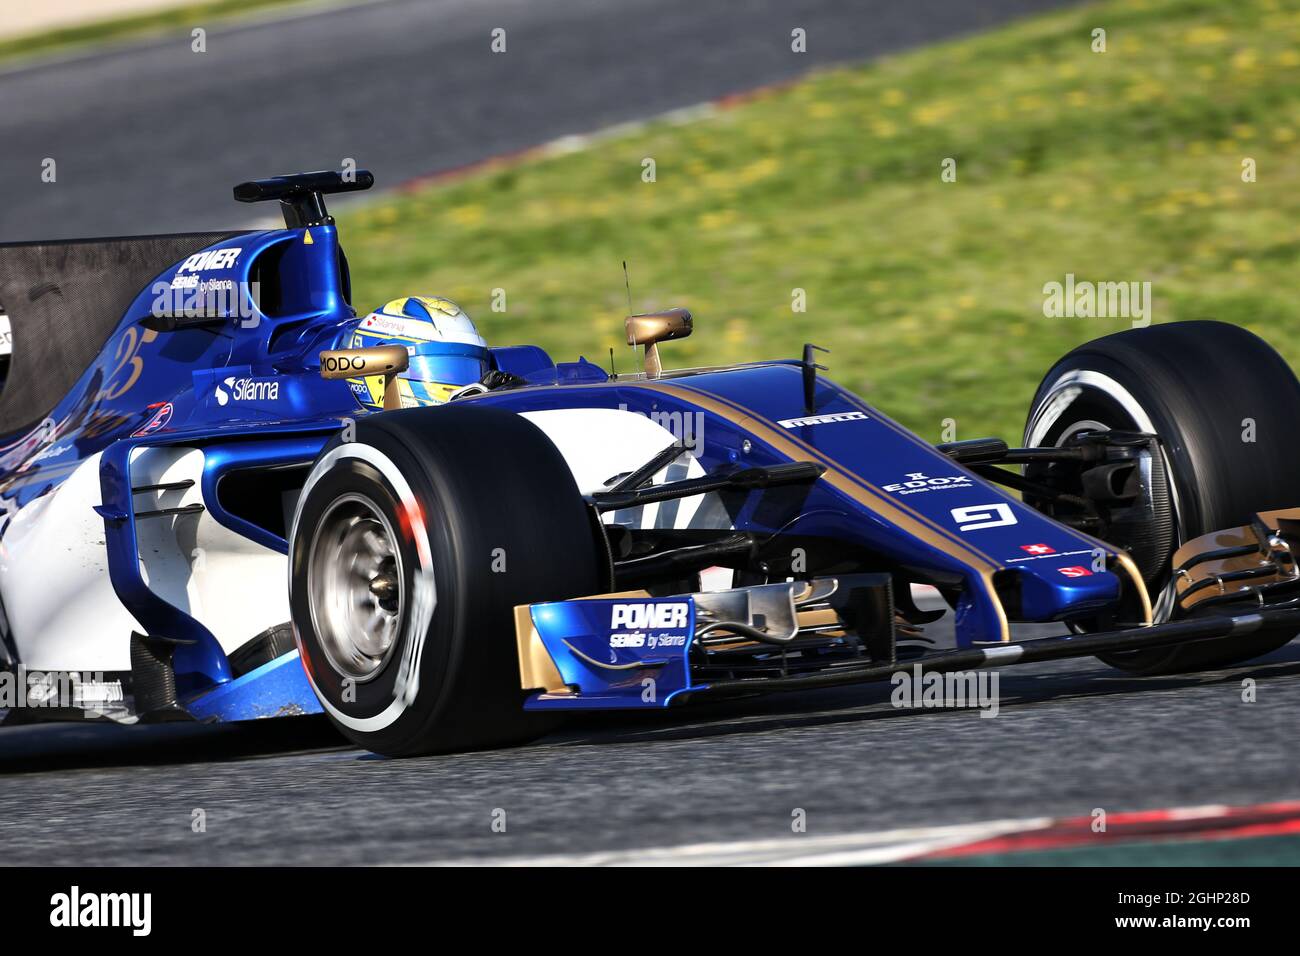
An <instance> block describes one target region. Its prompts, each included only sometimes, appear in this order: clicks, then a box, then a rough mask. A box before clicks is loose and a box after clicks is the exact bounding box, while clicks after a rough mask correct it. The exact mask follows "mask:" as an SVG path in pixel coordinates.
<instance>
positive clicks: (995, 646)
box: [0, 172, 1300, 755]
mask: <svg viewBox="0 0 1300 956" xmlns="http://www.w3.org/2000/svg"><path fill="white" fill-rule="evenodd" d="M372 182H373V177H371V176H370V175H369V174H368V173H364V172H362V173H357V174H355V176H350V177H346V178H345V177H344V176H341V175H339V174H337V173H309V174H303V175H297V176H284V177H277V178H273V179H268V180H259V181H256V182H252V183H245V184H243V185H241V186H239V187H237V188H236V190H235V195H236V198H237V199H241V200H244V201H250V202H251V201H262V200H270V201H278V202H279V203H280V204H281V207H282V210H283V212H284V214H285V219H286V228H284V229H276V230H268V231H260V232H244V233H228V234H220V235H212V234H191V235H173V236H158V237H144V238H136V239H115V240H104V241H86V242H80V241H78V242H50V243H32V244H16V245H5V246H0V303H3V305H4V306H5V307H6V309H7V311H8V314H9V319H10V322H11V323H12V333H13V351H12V355H11V356H10V357H9V358H8V361H7V364H6V365H5V367H4V375H5V380H4V387H3V392H0V434H4V435H7V436H8V437H7V438H5V439H4V440H3V441H4V444H3V447H2V448H0V522H2V524H0V598H2V599H3V609H4V615H3V617H4V621H3V641H2V642H0V663H3V666H4V673H3V674H0V677H4V678H5V679H6V680H5V684H4V688H3V689H4V691H5V697H6V699H5V700H4V701H0V703H2V704H3V706H5V707H7V708H8V709H9V719H11V720H13V719H48V718H69V717H82V716H94V717H102V718H109V719H115V720H119V721H123V722H132V721H137V720H138V721H159V720H198V721H233V720H245V719H252V718H258V717H270V716H278V715H287V714H301V713H317V712H320V711H324V712H325V713H326V714H328V715H329V718H330V719H331V720H332V721H333V722H334V723H335V724H336V725H337V726H338V727H339V728H340V729H341V730H342V732H343V733H344V734H346V735H347V736H348V737H350V738H351V739H352V740H354V741H356V742H357V743H358V744H360V745H362V746H364V747H367V748H369V749H371V750H373V751H377V752H379V753H383V754H390V755H406V754H416V753H427V752H431V751H437V750H446V749H452V748H466V747H481V746H490V745H497V744H504V743H507V742H512V741H520V740H524V739H528V738H530V737H532V736H535V735H537V734H539V733H542V732H544V731H545V729H546V728H547V726H548V725H549V724H550V722H551V721H552V719H553V717H552V716H551V715H554V714H560V713H562V712H564V711H569V710H581V709H618V708H654V707H667V706H674V705H678V704H683V703H686V702H688V701H696V700H702V699H706V698H720V697H728V696H737V695H750V694H755V693H761V692H768V691H788V690H796V689H801V688H813V687H825V686H829V685H837V684H848V683H854V682H867V681H878V680H887V679H889V677H890V676H891V675H892V674H893V673H894V672H895V671H896V670H897V669H898V667H899V666H900V664H903V663H906V664H907V665H908V666H911V665H912V664H913V663H914V662H915V663H919V664H920V666H921V667H922V668H925V669H933V670H936V671H954V670H966V669H971V668H979V667H986V666H1001V665H1004V664H1010V663H1013V662H1017V661H1021V662H1025V661H1035V660H1047V659H1054V658H1066V657H1080V656H1089V655H1096V656H1099V657H1101V658H1102V659H1103V660H1104V661H1106V662H1107V663H1109V664H1111V665H1113V666H1115V667H1118V668H1120V669H1122V670H1125V671H1129V672H1132V673H1137V674H1156V673H1166V672H1172V671H1180V670H1190V669H1197V668H1208V667H1215V666H1221V665H1227V664H1231V663H1234V662H1238V661H1243V660H1246V659H1249V658H1251V657H1254V656H1257V655H1260V654H1263V653H1265V652H1267V651H1269V650H1271V649H1273V648H1275V647H1278V646H1280V645H1282V644H1283V643H1285V642H1286V641H1288V640H1290V638H1291V637H1292V636H1293V635H1294V634H1295V633H1296V632H1297V631H1300V572H1298V571H1297V567H1296V558H1295V555H1294V552H1293V547H1292V542H1293V541H1295V540H1296V538H1297V537H1298V536H1300V509H1297V510H1284V509H1286V508H1288V507H1289V506H1291V505H1295V504H1300V487H1298V485H1300V443H1297V442H1295V441H1294V440H1293V438H1294V428H1295V423H1296V422H1297V421H1300V384H1298V383H1297V381H1296V378H1295V376H1294V375H1293V374H1292V372H1291V370H1290V369H1289V368H1288V367H1287V366H1286V365H1285V364H1284V363H1283V361H1282V360H1281V359H1280V358H1279V357H1278V356H1277V354H1276V353H1274V352H1273V351H1272V349H1270V348H1269V346H1268V345H1266V344H1265V343H1264V342H1263V341H1261V340H1260V339H1259V338H1257V337H1255V336H1254V335H1253V334H1251V333H1249V332H1246V331H1244V330H1242V329H1239V328H1236V327H1233V326H1229V325H1223V324H1219V323H1214V322H1191V323H1177V324H1171V325H1163V326H1154V327H1150V328H1142V329H1133V330H1129V331H1124V332H1121V333H1119V334H1116V335H1111V336H1107V337H1106V338H1103V339H1100V340H1098V341H1095V342H1092V343H1090V344H1088V345H1084V346H1082V347H1080V348H1078V349H1075V350H1074V351H1073V352H1071V353H1070V354H1068V355H1067V356H1065V358H1063V359H1062V360H1061V361H1060V362H1058V363H1057V364H1056V366H1055V367H1053V368H1052V369H1051V371H1050V372H1048V374H1047V376H1046V378H1045V379H1044V380H1043V383H1042V385H1041V386H1040V388H1039V390H1038V394H1037V395H1036V396H1035V398H1034V400H1033V403H1032V406H1031V410H1030V413H1029V418H1028V424H1027V426H1026V432H1025V440H1024V447H1020V448H1009V447H1008V446H1007V444H1006V443H1004V442H1003V441H1000V440H997V439H991V438H990V439H978V440H973V441H958V442H952V443H949V444H944V445H939V446H934V445H931V444H929V443H928V442H926V441H923V440H922V439H920V438H918V437H917V436H916V435H913V434H912V433H910V432H908V431H907V430H906V429H904V428H902V427H901V426H899V425H898V424H896V423H894V422H893V421H891V420H890V419H889V418H887V417H886V416H885V415H883V414H882V413H881V412H879V411H878V410H876V409H875V408H872V407H870V406H868V405H867V404H865V403H864V402H863V401H861V400H860V399H859V398H857V397H856V396H854V395H853V394H851V393H850V392H848V391H846V390H845V389H843V388H841V387H839V386H837V385H835V384H834V383H832V382H831V381H828V380H827V379H826V377H825V376H823V375H820V374H819V372H821V371H823V369H822V368H821V366H819V365H818V364H817V363H816V350H815V349H814V348H813V347H812V346H807V347H805V348H804V350H803V354H802V357H800V358H797V359H791V360H783V361H769V362H756V363H752V364H746V365H741V366H736V367H728V368H702V369H691V370H688V371H678V372H672V371H664V370H663V368H662V365H661V362H660V358H659V345H658V343H660V342H661V341H664V340H669V339H673V338H679V337H682V336H684V335H687V334H689V332H690V331H691V328H692V321H691V317H690V315H689V313H687V312H686V311H685V310H682V309H675V310H670V311H667V312H662V313H654V314H646V315H634V316H630V317H629V318H628V319H627V322H626V332H627V339H628V342H629V344H632V345H636V346H642V347H643V348H644V371H643V372H638V373H636V374H621V375H615V374H612V373H607V372H605V371H603V370H601V369H600V368H599V367H598V366H596V365H594V364H591V363H589V362H586V361H585V360H582V359H579V360H578V361H577V362H560V363H557V362H554V361H553V360H552V359H551V358H550V357H549V356H548V355H547V354H546V353H545V352H544V351H543V350H542V349H540V348H537V347H533V346H515V347H508V348H490V349H489V348H481V349H480V347H479V346H478V345H475V344H473V343H470V344H468V345H464V344H456V343H453V344H455V345H456V348H453V349H451V352H447V351H446V349H444V350H443V352H438V349H436V348H435V349H433V351H432V352H430V351H429V350H428V349H426V348H425V347H424V346H422V345H411V346H406V347H404V346H402V345H400V344H399V345H392V344H387V345H385V344H377V345H376V344H367V342H369V341H370V340H368V339H365V338H364V337H361V338H359V337H358V336H361V335H362V333H363V332H366V331H367V330H365V329H361V328H360V327H359V322H360V320H359V319H358V318H357V315H356V313H355V312H354V311H353V309H352V308H351V306H350V304H349V298H350V292H349V279H348V266H347V260H346V258H345V257H344V254H343V251H342V249H341V248H340V246H339V243H338V236H337V231H336V227H335V225H334V222H333V220H332V219H331V218H330V217H329V216H328V215H327V213H326V210H325V204H324V199H323V197H324V195H325V194H327V193H333V192H342V191H349V190H353V189H362V188H366V187H367V186H369V185H370V184H371V183H372ZM449 314H450V313H449ZM399 324H400V323H399ZM435 344H436V343H435ZM444 344H446V343H444ZM457 349H459V351H457ZM453 352H454V353H455V354H454V355H453V354H452V353H453ZM433 353H438V354H440V355H443V356H444V357H447V356H450V358H451V359H455V360H456V361H459V362H461V363H462V364H463V365H465V363H468V364H467V365H465V367H467V368H469V369H470V370H471V375H470V377H469V380H466V381H465V382H464V384H463V385H457V386H456V387H454V388H450V389H448V390H446V391H444V392H442V393H440V398H439V400H438V401H437V403H426V402H423V401H417V400H416V399H417V398H418V396H417V394H416V392H415V391H413V390H412V389H413V386H414V385H421V387H424V386H425V385H427V384H428V382H427V376H421V375H420V374H418V373H419V369H420V368H422V367H423V365H424V363H426V362H427V361H429V360H430V358H429V357H430V355H431V354H433ZM449 360H450V359H449ZM475 363H477V364H475ZM480 373H481V374H480ZM441 384H445V383H441ZM453 384H454V383H453ZM408 405H409V406H412V407H403V406H408ZM1008 465H1009V466H1019V467H1016V468H1015V469H1008V468H1005V467H1002V466H1008ZM1005 488H1010V489H1012V490H1014V491H1018V492H1019V497H1016V496H1013V495H1012V494H1009V493H1008V492H1007V491H1005V490H1004V489H1005ZM913 585H928V586H930V587H932V588H934V589H937V593H938V594H939V595H941V596H942V598H943V599H944V600H945V601H946V602H947V604H948V605H949V606H950V607H951V608H952V610H953V611H954V612H955V628H956V649H954V650H943V651H936V650H934V649H933V648H931V647H930V646H929V645H928V644H927V642H926V640H925V635H924V629H925V627H926V625H928V624H930V623H932V622H933V621H934V620H936V619H937V617H938V616H939V615H941V614H942V613H944V611H943V610H942V609H939V610H935V609H930V610H924V609H922V608H921V607H919V606H918V605H917V603H915V602H914V601H913V598H912V593H913V592H912V586H913ZM1019 622H1059V623H1060V624H1061V625H1062V629H1063V630H1064V629H1068V633H1065V634H1062V635H1060V636H1056V637H1047V638H1039V639H1034V640H1024V639H1021V640H1017V639H1016V631H1015V625H1016V624H1017V623H1019Z"/></svg>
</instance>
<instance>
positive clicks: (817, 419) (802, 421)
mask: <svg viewBox="0 0 1300 956" xmlns="http://www.w3.org/2000/svg"><path fill="white" fill-rule="evenodd" d="M866 417H867V413H866V412H836V413H835V414H833V415H810V416H809V417H807V418H783V419H781V420H780V421H779V422H777V424H778V425H780V426H781V427H782V428H804V427H806V426H809V425H829V424H831V423H832V422H857V421H862V420H863V419H865V418H866Z"/></svg>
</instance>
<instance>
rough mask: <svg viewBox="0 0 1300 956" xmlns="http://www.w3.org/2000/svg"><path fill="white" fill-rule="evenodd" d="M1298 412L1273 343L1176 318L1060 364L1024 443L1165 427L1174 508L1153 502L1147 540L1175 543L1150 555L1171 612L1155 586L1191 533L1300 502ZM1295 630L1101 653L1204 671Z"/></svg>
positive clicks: (1151, 665) (1043, 389) (1137, 668)
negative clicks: (1249, 433)
mask: <svg viewBox="0 0 1300 956" xmlns="http://www.w3.org/2000/svg"><path fill="white" fill-rule="evenodd" d="M1248 420H1249V421H1248ZM1250 422H1253V427H1254V441H1251V442H1248V441H1245V440H1244V439H1243V434H1244V432H1245V430H1246V429H1247V428H1248V427H1249V425H1250ZM1297 422H1300V382H1297V380H1296V376H1295V374H1294V373H1293V372H1292V371H1291V369H1290V367H1289V366H1288V365H1287V364H1286V362H1285V361H1283V359H1282V357H1281V356H1279V355H1278V354H1277V352H1275V351H1274V350H1273V349H1272V347H1271V346H1269V345H1268V343H1267V342H1265V341H1264V340H1263V339H1261V338H1259V337H1258V336H1256V335H1254V334H1252V333H1250V332H1247V331H1246V330H1245V329H1241V328H1238V327H1237V326H1233V325H1228V324H1226V323H1223V322H1175V323H1171V324H1169V325H1155V326H1149V327H1147V328H1143V329H1131V330H1128V331H1124V332H1118V333H1116V334H1114V335H1108V336H1105V337H1104V338H1100V339H1096V340H1094V341H1092V342H1089V343H1087V344H1085V345H1081V346H1079V347H1078V348H1076V349H1075V350H1074V351H1072V352H1070V353H1069V354H1068V355H1066V356H1065V357H1064V358H1063V359H1061V360H1060V361H1059V362H1057V363H1056V365H1054V366H1053V367H1052V369H1051V371H1049V372H1048V373H1047V375H1046V376H1045V377H1044V378H1043V381H1042V383H1041V384H1040V385H1039V387H1038V391H1037V393H1036V394H1035V396H1034V401H1033V404H1032V405H1031V406H1030V411H1029V417H1028V421H1027V424H1026V426H1025V445H1026V446H1031V445H1049V446H1055V445H1059V444H1062V443H1064V442H1065V441H1066V440H1068V439H1069V438H1070V436H1071V435H1072V434H1077V433H1079V432H1081V431H1087V430H1094V429H1120V430H1131V431H1141V432H1150V433H1154V434H1156V435H1158V436H1159V437H1160V450H1161V454H1160V455H1159V456H1157V458H1158V460H1156V461H1153V462H1152V467H1153V469H1155V468H1157V467H1159V468H1162V469H1163V472H1164V474H1163V475H1153V481H1152V483H1151V484H1152V486H1153V488H1154V489H1155V492H1157V493H1158V492H1159V489H1160V487H1161V485H1163V486H1164V487H1166V488H1167V489H1168V491H1167V508H1165V509H1164V510H1163V511H1162V509H1161V502H1160V501H1156V502H1155V508H1154V511H1155V514H1156V516H1157V520H1158V522H1160V523H1161V526H1157V527H1153V528H1151V529H1149V533H1148V534H1147V535H1145V536H1144V545H1145V546H1147V547H1150V543H1151V542H1152V541H1157V542H1160V545H1159V550H1161V551H1167V553H1164V554H1157V555H1155V556H1154V557H1155V558H1156V560H1155V561H1151V562H1147V563H1148V565H1149V566H1150V567H1151V569H1152V570H1151V572H1150V575H1149V577H1148V580H1147V585H1148V588H1149V589H1150V590H1151V593H1152V599H1153V603H1155V604H1156V607H1157V608H1162V609H1163V610H1164V614H1165V615H1167V614H1168V609H1169V608H1170V607H1171V606H1172V601H1171V595H1169V594H1165V597H1164V600H1163V601H1161V600H1157V595H1160V594H1161V593H1162V592H1165V590H1166V588H1168V586H1169V578H1170V572H1171V567H1170V562H1169V558H1171V557H1172V555H1173V552H1174V550H1176V549H1177V548H1178V546H1179V545H1180V544H1181V543H1183V542H1186V541H1189V540H1191V539H1192V538H1195V537H1198V536H1199V535H1202V534H1206V533H1208V532H1210V531H1216V530H1219V529H1222V528H1230V527H1234V526H1237V525H1243V524H1247V523H1248V522H1249V521H1250V520H1251V518H1252V516H1253V515H1254V514H1255V513H1256V512H1258V511H1268V510H1272V509H1277V508H1287V507H1295V506H1297V505H1300V442H1296V441H1295V439H1294V435H1295V428H1296V423H1297ZM1161 478H1163V481H1161V480H1160V479H1161ZM1112 543H1114V544H1117V545H1123V544H1125V542H1119V541H1116V542H1112ZM1293 636H1294V632H1292V631H1287V632H1285V633H1281V634H1279V633H1277V632H1276V631H1274V632H1271V633H1259V634H1254V635H1251V636H1249V637H1248V638H1245V639H1242V640H1236V641H1232V642H1231V643H1227V642H1223V641H1216V642H1213V643H1209V644H1200V645H1198V644H1188V645H1184V646H1181V647H1173V648H1156V649H1151V650H1143V651H1126V652H1122V653H1116V654H1108V655H1105V656H1104V657H1102V658H1101V659H1102V660H1103V661H1105V662H1106V663H1107V664H1110V665H1111V666H1113V667H1117V668H1119V669H1120V670H1124V671H1128V672H1130V673H1135V674H1164V673H1177V672H1183V671H1191V670H1203V669H1208V668H1214V667H1224V666H1228V665H1230V664H1235V663H1239V662H1240V661H1243V660H1248V659H1250V658H1252V657H1257V656H1259V655H1261V654H1266V653H1268V652H1269V651H1272V650H1275V649H1276V648H1278V647H1281V646H1282V645H1283V644H1286V643H1287V642H1288V641H1290V640H1291V638H1292V637H1293Z"/></svg>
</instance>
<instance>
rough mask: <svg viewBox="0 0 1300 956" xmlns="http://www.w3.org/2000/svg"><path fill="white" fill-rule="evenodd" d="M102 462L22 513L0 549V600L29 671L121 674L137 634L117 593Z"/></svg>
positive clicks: (93, 462) (86, 466)
mask: <svg viewBox="0 0 1300 956" xmlns="http://www.w3.org/2000/svg"><path fill="white" fill-rule="evenodd" d="M99 457H100V456H99V455H94V456H93V457H91V458H88V459H87V460H86V461H84V462H82V463H81V465H80V467H78V468H77V470H76V471H74V472H73V473H72V474H71V475H70V476H69V477H68V479H67V480H66V481H64V482H63V484H62V485H60V486H59V487H58V488H57V489H55V490H54V491H52V492H50V493H49V494H47V495H43V496H42V497H40V498H37V499H36V500H35V501H33V502H31V503H30V504H28V505H27V506H26V507H24V508H21V509H19V511H18V512H17V513H15V514H14V516H13V518H12V519H11V520H10V522H9V527H8V528H7V529H6V530H5V535H4V541H3V543H2V545H0V596H2V597H3V598H4V606H5V614H6V616H7V617H8V619H9V628H10V632H11V634H12V635H13V639H14V644H15V645H16V646H17V648H18V658H19V660H21V661H22V662H23V664H25V665H26V666H27V667H28V668H30V669H32V670H63V671H71V670H77V671H92V672H93V671H123V670H130V668H131V654H130V638H131V632H132V631H133V630H135V631H138V630H140V625H139V624H138V623H137V622H136V620H135V618H134V617H132V616H131V614H130V613H129V612H128V611H127V610H126V608H124V607H123V606H122V603H121V602H120V601H119V600H118V599H117V595H116V594H114V593H113V585H112V584H111V583H110V582H109V579H108V555H107V552H106V551H105V549H104V519H103V518H101V517H100V516H99V515H98V514H96V513H95V511H94V510H93V509H94V507H95V505H98V504H99V503H100V497H101V496H100V490H99Z"/></svg>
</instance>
